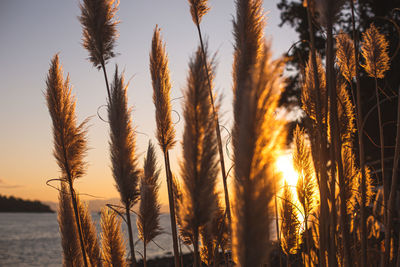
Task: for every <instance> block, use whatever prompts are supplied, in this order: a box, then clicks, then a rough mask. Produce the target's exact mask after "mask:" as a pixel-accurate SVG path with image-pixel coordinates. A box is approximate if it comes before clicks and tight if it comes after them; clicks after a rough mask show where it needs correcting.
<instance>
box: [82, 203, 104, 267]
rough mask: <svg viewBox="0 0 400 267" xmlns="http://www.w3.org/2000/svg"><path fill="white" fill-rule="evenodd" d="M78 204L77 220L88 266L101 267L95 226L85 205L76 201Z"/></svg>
mask: <svg viewBox="0 0 400 267" xmlns="http://www.w3.org/2000/svg"><path fill="white" fill-rule="evenodd" d="M76 201H77V203H78V210H79V218H80V221H81V225H82V236H83V239H84V240H85V250H86V253H87V258H88V262H89V263H90V266H93V267H100V266H102V261H101V253H100V245H99V240H98V238H97V232H96V226H95V225H94V222H93V219H92V216H91V215H90V213H89V209H88V207H87V205H86V204H84V203H83V202H81V201H80V200H79V198H78V197H77V199H76Z"/></svg>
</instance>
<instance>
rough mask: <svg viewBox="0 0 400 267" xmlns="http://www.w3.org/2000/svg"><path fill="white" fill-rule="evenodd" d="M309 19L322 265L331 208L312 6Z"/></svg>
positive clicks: (308, 9) (325, 250)
mask: <svg viewBox="0 0 400 267" xmlns="http://www.w3.org/2000/svg"><path fill="white" fill-rule="evenodd" d="M307 21H308V32H309V36H310V52H311V64H312V67H313V70H314V71H313V75H314V90H316V91H317V97H316V117H317V124H318V125H317V131H318V133H317V135H316V136H315V137H316V139H317V142H316V143H317V155H318V160H317V172H319V175H320V181H319V184H320V190H319V191H320V199H321V219H320V224H319V232H320V238H319V247H320V249H319V259H320V264H321V266H326V258H325V253H326V252H328V249H327V246H326V245H327V244H328V238H327V235H328V234H329V225H328V217H329V208H328V203H327V192H328V185H327V172H326V158H325V153H324V152H325V150H326V148H327V144H326V134H325V131H324V127H323V125H322V117H321V115H322V114H321V110H322V109H321V94H320V81H319V77H318V65H317V56H316V49H315V38H314V30H313V26H312V18H311V11H310V8H309V7H307Z"/></svg>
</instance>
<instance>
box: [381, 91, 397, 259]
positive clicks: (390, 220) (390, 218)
mask: <svg viewBox="0 0 400 267" xmlns="http://www.w3.org/2000/svg"><path fill="white" fill-rule="evenodd" d="M399 92H400V87H399ZM399 156H400V97H399V98H398V103H397V134H396V148H395V152H394V159H393V171H392V186H391V191H390V195H389V207H388V211H387V225H386V227H385V251H386V250H389V255H390V239H391V237H392V228H393V211H394V210H393V209H394V206H395V203H394V202H395V199H396V191H397V182H398V168H399ZM387 244H389V246H387V247H386V245H387ZM399 247H400V246H399ZM394 255H395V256H394V259H393V263H394V262H396V260H397V266H399V265H400V260H399V259H398V257H399V256H398V255H397V254H394ZM396 258H397V259H396Z"/></svg>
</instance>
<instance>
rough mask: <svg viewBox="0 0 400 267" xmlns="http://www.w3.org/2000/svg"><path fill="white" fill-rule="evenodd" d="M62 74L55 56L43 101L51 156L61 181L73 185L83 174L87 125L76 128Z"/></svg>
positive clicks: (73, 112) (67, 88)
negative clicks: (49, 125)
mask: <svg viewBox="0 0 400 267" xmlns="http://www.w3.org/2000/svg"><path fill="white" fill-rule="evenodd" d="M62 72H63V70H62V67H61V65H60V62H59V58H58V55H55V56H54V57H53V59H52V61H51V67H50V69H49V74H48V75H47V80H46V85H47V90H46V100H47V107H48V109H49V112H50V116H51V119H52V121H53V140H54V141H53V142H54V150H53V154H54V157H55V158H56V160H57V164H58V166H59V167H60V169H61V172H62V174H63V175H62V177H63V180H65V181H68V182H70V183H73V182H74V180H75V179H77V178H80V177H82V176H83V175H84V174H85V170H86V163H85V162H84V160H83V158H84V156H85V155H86V152H87V140H86V133H87V129H86V123H87V121H84V122H83V123H81V124H80V125H77V122H76V114H75V97H74V96H72V93H71V86H70V84H69V76H67V79H66V80H65V81H64V78H63V74H62Z"/></svg>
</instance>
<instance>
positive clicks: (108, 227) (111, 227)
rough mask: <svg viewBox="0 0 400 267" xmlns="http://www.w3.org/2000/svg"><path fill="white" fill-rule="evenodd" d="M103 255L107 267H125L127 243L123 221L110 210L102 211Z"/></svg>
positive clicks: (104, 209)
mask: <svg viewBox="0 0 400 267" xmlns="http://www.w3.org/2000/svg"><path fill="white" fill-rule="evenodd" d="M100 226H101V253H102V256H103V260H104V266H105V267H125V266H126V262H125V242H124V238H123V235H122V231H121V219H119V218H118V216H117V214H116V213H115V212H113V211H110V210H109V209H108V208H103V209H102V211H101V220H100Z"/></svg>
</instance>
